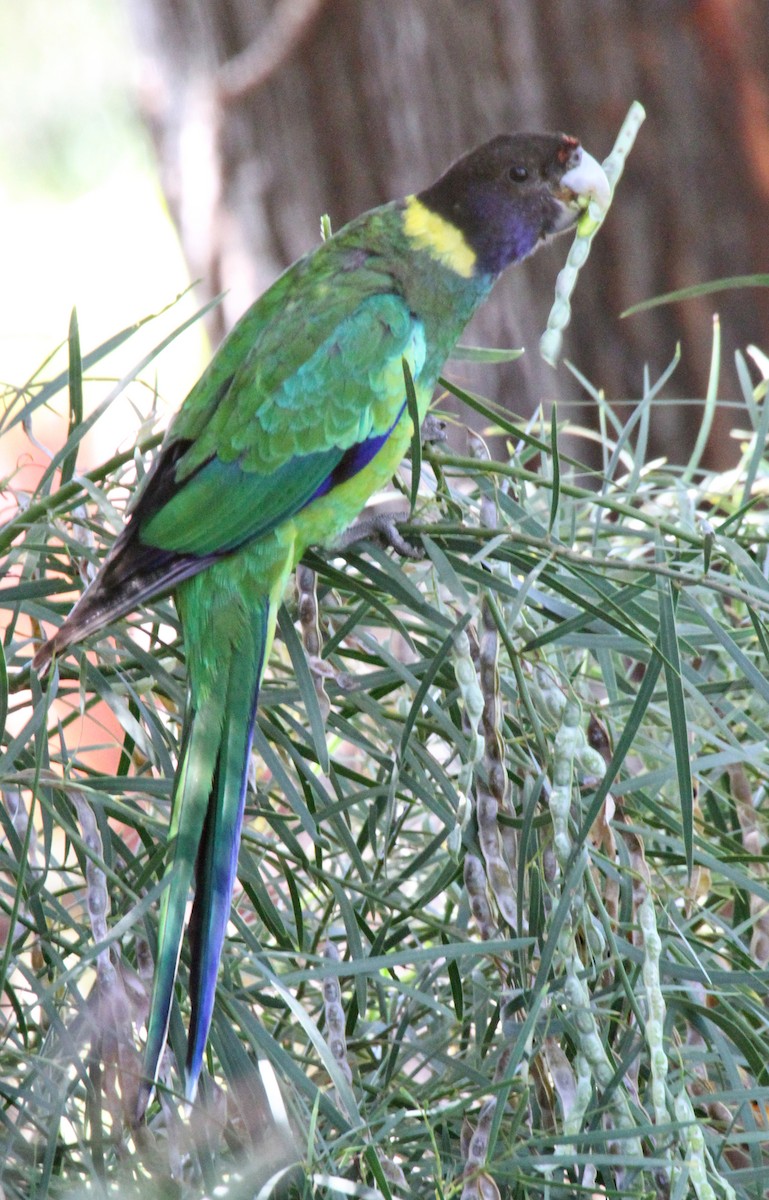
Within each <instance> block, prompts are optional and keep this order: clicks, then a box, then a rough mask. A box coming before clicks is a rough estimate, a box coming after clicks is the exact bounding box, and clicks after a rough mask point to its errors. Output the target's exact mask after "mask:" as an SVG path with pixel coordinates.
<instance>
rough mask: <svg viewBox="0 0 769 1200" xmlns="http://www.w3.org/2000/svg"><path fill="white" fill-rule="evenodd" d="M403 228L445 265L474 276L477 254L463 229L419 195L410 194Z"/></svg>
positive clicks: (463, 274)
mask: <svg viewBox="0 0 769 1200" xmlns="http://www.w3.org/2000/svg"><path fill="white" fill-rule="evenodd" d="M403 232H404V233H405V234H406V237H407V238H410V239H411V241H412V242H413V243H414V245H415V246H418V248H419V249H420V250H426V251H427V252H428V254H431V255H432V257H433V258H435V259H437V260H438V262H440V263H442V264H443V266H444V267H449V268H450V270H452V271H455V272H456V274H457V275H461V276H462V277H463V278H464V279H470V278H471V276H472V274H473V268H474V267H475V259H476V254H475V251H474V250H473V249H471V247H470V246H468V244H467V242H466V241H465V238H464V235H463V233H462V231H461V230H460V229H457V227H456V225H452V224H451V222H450V221H447V220H446V219H445V217H440V216H438V213H434V212H431V211H430V209H429V208H427V206H426V205H424V204H423V203H422V201H421V200H418V199H417V197H416V196H407V197H406V206H405V208H404V210H403Z"/></svg>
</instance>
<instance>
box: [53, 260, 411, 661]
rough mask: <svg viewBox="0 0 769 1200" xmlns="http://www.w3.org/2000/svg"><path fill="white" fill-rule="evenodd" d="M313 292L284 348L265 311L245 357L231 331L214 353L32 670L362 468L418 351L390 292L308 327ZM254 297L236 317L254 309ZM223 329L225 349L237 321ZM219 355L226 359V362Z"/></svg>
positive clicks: (388, 423) (239, 330)
mask: <svg viewBox="0 0 769 1200" xmlns="http://www.w3.org/2000/svg"><path fill="white" fill-rule="evenodd" d="M381 279H382V277H381V276H380V286H381ZM270 296H271V293H269V292H268V293H267V297H270ZM310 299H313V297H310ZM314 299H315V304H313V303H310V301H309V300H308V305H307V310H306V312H305V316H306V320H307V324H306V325H305V326H304V327H303V328H302V330H301V331H300V333H301V336H300V335H298V338H297V345H293V346H291V345H287V346H285V347H284V353H283V354H282V355H277V346H276V338H277V335H276V333H275V322H273V321H268V322H267V325H268V326H269V333H268V334H266V335H265V334H261V335H260V333H259V329H260V328H261V329H263V328H264V326H263V325H260V324H259V322H257V326H256V327H255V328H254V329H253V330H252V341H253V343H254V347H255V349H251V350H249V351H248V352H247V353H245V357H244V356H243V354H240V355H235V354H234V353H233V346H232V344H228V343H229V339H228V343H225V345H224V346H223V347H222V351H224V354H222V351H220V352H219V353H218V354H217V355H216V357H215V359H214V361H213V363H212V370H211V371H210V372H209V374H208V377H207V378H208V382H207V383H206V386H205V387H201V384H198V385H197V386H196V388H194V389H193V392H192V393H190V397H189V398H188V401H186V402H185V404H184V406H183V407H182V409H181V410H180V413H179V415H178V417H177V418H176V420H175V421H174V423H173V425H172V427H171V429H170V431H169V435H170V436H169V437H168V438H167V440H166V442H165V444H164V447H163V450H162V451H161V453H160V454H159V456H158V458H157V460H156V462H155V465H154V467H153V470H152V472H151V474H150V476H149V477H148V479H147V482H146V484H145V486H144V488H143V489H142V491H141V493H140V495H139V497H138V500H137V502H136V504H135V506H134V508H133V511H132V514H131V519H130V520H129V522H128V523H127V525H126V527H125V528H124V530H123V531H122V533H121V535H120V537H119V538H118V539H117V541H116V542H115V544H114V546H113V548H112V550H111V552H110V554H109V555H108V556H107V558H106V559H105V561H104V564H103V566H102V569H101V571H100V572H99V574H98V575H97V577H96V579H95V580H94V581H93V583H92V584H91V586H90V587H89V588H87V589H86V591H85V592H84V593H83V595H82V596H81V598H80V600H79V601H78V603H77V604H76V605H75V607H74V609H73V610H72V612H71V613H70V615H69V617H68V618H67V620H66V621H65V623H64V625H63V626H62V627H61V628H60V629H59V631H58V633H57V634H56V635H55V636H54V637H53V638H52V639H51V640H50V641H49V642H47V643H46V645H45V646H43V647H42V648H41V649H40V650H39V651H38V653H37V655H36V658H35V668H36V669H37V670H42V669H44V668H45V666H46V665H47V663H48V662H49V661H50V658H51V656H52V654H53V653H59V652H61V651H62V650H63V649H64V648H65V647H66V646H69V645H72V644H74V643H75V642H79V641H82V639H83V638H85V637H88V636H89V635H90V634H91V633H94V632H96V631H97V630H98V629H101V628H103V626H105V625H107V624H109V623H110V622H111V621H114V620H116V619H117V618H118V617H121V616H125V615H126V614H127V613H129V612H132V611H134V610H135V609H136V608H139V607H140V606H141V605H142V604H144V603H145V602H146V601H147V600H149V599H151V598H152V597H153V596H155V595H157V594H159V593H161V592H164V591H168V590H169V589H171V588H173V587H176V586H177V585H178V584H180V583H182V582H183V581H184V580H185V579H189V578H191V576H193V575H196V574H197V573H198V572H199V571H201V570H202V569H203V568H204V567H206V566H207V565H209V564H210V563H211V562H213V561H215V560H216V559H217V558H220V557H221V556H222V555H227V554H230V553H232V552H233V551H234V550H236V549H237V548H238V547H240V546H243V545H244V544H245V543H247V542H249V541H253V540H254V539H256V538H259V537H264V536H265V535H266V534H268V533H269V532H270V531H271V530H273V529H275V528H276V527H277V526H278V525H280V523H281V522H283V521H287V520H290V519H291V518H292V517H294V516H296V514H297V513H299V512H300V511H301V510H302V509H303V508H305V507H306V506H307V505H308V504H309V503H310V502H311V501H312V500H313V499H314V498H315V497H317V496H322V495H326V494H328V493H329V492H331V491H333V489H334V488H335V487H336V486H337V485H338V484H340V483H344V482H345V481H347V480H349V479H351V478H352V477H353V476H355V475H356V474H357V473H358V472H359V471H362V470H363V469H364V468H365V467H366V466H367V465H368V463H369V462H370V461H371V459H372V458H373V457H374V455H375V454H376V453H377V452H378V450H379V449H381V447H382V446H383V444H384V443H385V442H386V441H387V438H388V436H389V434H390V432H391V431H392V429H393V428H394V426H395V425H396V424H397V422H398V420H399V418H400V416H401V414H402V412H403V409H404V406H405V394H406V393H405V382H404V376H403V360H404V359H405V360H406V362H407V363H408V366H409V368H410V371H411V374H412V376H413V377H414V378H416V377H417V376H418V374H419V372H420V370H421V368H422V365H423V363H424V360H425V335H424V329H423V326H422V323H421V321H419V319H418V318H417V317H415V316H414V314H413V313H412V312H411V311H410V310H409V308H408V305H407V304H406V302H405V300H404V299H403V298H402V297H401V296H399V295H397V294H394V293H393V292H392V291H389V292H380V293H374V294H373V295H372V294H369V295H366V296H365V297H364V298H363V299H361V300H360V301H359V302H358V304H357V305H356V306H355V307H354V308H353V309H352V311H350V309H349V298H348V304H347V314H348V315H347V316H345V317H344V318H343V319H341V320H338V321H337V322H336V323H335V324H334V325H333V329H332V330H331V331H330V332H326V336H325V337H323V338H320V332H325V331H326V330H327V329H328V324H329V316H330V314H331V313H334V310H335V305H334V304H332V303H331V302H329V304H328V305H327V308H326V309H325V310H324V317H323V319H317V320H313V314H314V312H316V311H317V304H318V297H315V298H314ZM261 304H262V302H261V301H260V302H257V304H256V305H255V306H254V309H253V310H252V314H251V318H248V315H247V318H244V320H249V319H250V320H253V321H256V318H257V317H258V315H259V311H260V308H261ZM336 307H337V308H340V307H343V306H341V305H339V304H338V303H337V305H336ZM279 324H280V323H279V322H278V325H279ZM308 327H309V328H310V329H311V330H313V331H314V332H313V336H312V337H310V334H309V333H308ZM233 334H235V335H236V338H235V341H236V345H235V349H237V348H238V347H237V339H238V337H242V336H244V335H243V322H241V325H240V326H238V327H236V329H235V330H234V331H233ZM231 336H232V335H231ZM270 341H271V343H272V345H271V347H270V346H269V345H268V344H269V343H270ZM259 349H261V351H262V354H261V355H260V354H259V353H258V350H259ZM268 349H271V351H272V352H271V353H268ZM220 358H221V360H222V361H223V362H226V361H227V360H228V358H229V359H230V362H231V369H230V370H229V372H228V373H226V374H224V375H223V374H222V365H221V362H220ZM233 358H234V359H235V361H236V363H237V365H234V364H232V359H233ZM205 379H206V377H205V376H204V381H205ZM268 385H269V386H268ZM212 389H213V391H212ZM188 406H189V407H188ZM196 429H197V430H198V432H197V434H196ZM352 515H355V514H352ZM351 519H352V518H351Z"/></svg>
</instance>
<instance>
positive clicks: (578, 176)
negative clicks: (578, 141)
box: [561, 147, 611, 212]
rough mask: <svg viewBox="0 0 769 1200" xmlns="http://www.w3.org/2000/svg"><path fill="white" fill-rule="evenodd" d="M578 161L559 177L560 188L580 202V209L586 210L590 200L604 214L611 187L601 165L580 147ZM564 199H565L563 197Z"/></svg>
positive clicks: (607, 205)
mask: <svg viewBox="0 0 769 1200" xmlns="http://www.w3.org/2000/svg"><path fill="white" fill-rule="evenodd" d="M578 153H579V161H578V162H577V163H576V165H575V166H573V167H570V168H569V170H568V171H567V172H566V174H565V175H562V176H561V187H562V188H565V189H568V191H569V192H571V193H572V194H573V199H576V200H577V202H580V201H581V204H580V208H586V207H587V204H586V203H585V201H587V202H588V203H589V202H590V201H591V200H594V201H595V203H596V204H597V205H598V207H599V208H600V210H601V212H605V211H606V209H607V208H608V207H609V201H610V200H611V185H610V184H609V180H608V179H607V177H606V172H605V171H604V169H603V167H602V166H601V164H600V163H599V162H598V160H597V159H595V158H593V156H592V154H588V152H587V151H586V150H583V149H582V148H581V147H580V149H579V151H578ZM564 198H566V197H564Z"/></svg>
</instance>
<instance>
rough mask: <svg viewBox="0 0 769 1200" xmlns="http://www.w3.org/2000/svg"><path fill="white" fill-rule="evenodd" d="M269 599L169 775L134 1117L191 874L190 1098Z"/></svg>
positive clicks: (194, 712) (193, 722)
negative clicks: (169, 802) (166, 833)
mask: <svg viewBox="0 0 769 1200" xmlns="http://www.w3.org/2000/svg"><path fill="white" fill-rule="evenodd" d="M269 615H270V606H269V601H268V600H267V599H264V600H262V601H259V602H256V603H255V604H254V607H253V610H252V613H251V614H250V618H251V619H250V621H249V623H248V628H247V631H246V634H245V638H244V642H245V644H244V643H243V642H241V643H240V644H238V645H237V646H234V645H232V644H230V646H229V647H224V646H223V647H222V660H221V662H220V663H219V664H218V665H219V666H220V668H221V690H220V691H219V693H218V694H217V695H216V696H215V697H212V698H211V700H210V701H209V703H208V704H205V705H201V706H200V707H199V708H197V709H196V708H195V707H194V705H193V704H192V703H191V704H190V706H189V707H188V711H187V714H186V719H185V728H184V734H183V737H182V744H181V748H180V753H179V764H178V767H177V772H176V778H175V781H174V792H173V812H172V818H171V829H170V838H171V840H172V842H173V857H172V860H171V862H170V863H169V865H168V867H167V869H166V877H167V880H168V887H167V889H166V891H165V893H164V896H163V901H162V907H161V913H160V933H159V939H158V953H157V961H156V968H155V981H154V987H153V992H152V1001H151V1004H150V1016H149V1021H148V1028H147V1044H146V1047H145V1054H144V1080H143V1082H142V1085H141V1087H140V1090H139V1096H138V1100H137V1119H138V1120H140V1119H141V1118H142V1116H143V1115H144V1111H145V1109H146V1107H147V1103H148V1101H149V1098H150V1095H151V1094H152V1089H153V1087H154V1083H155V1078H156V1076H157V1070H158V1066H159V1063H160V1059H161V1056H162V1054H163V1048H164V1046H165V1042H166V1037H167V1033H168V1023H169V1018H170V1014H171V1006H172V1003H173V994H174V984H175V982H176V973H177V969H178V964H179V957H180V951H181V944H182V939H183V936H184V920H185V913H186V906H187V900H188V897H189V891H190V887H191V885H192V880H193V873H194V876H195V900H194V903H193V910H192V918H191V921H190V940H191V954H190V997H191V1002H192V1015H191V1019H190V1031H189V1037H188V1045H187V1064H186V1092H187V1095H188V1097H189V1098H190V1099H192V1098H193V1097H194V1094H195V1090H196V1088H197V1082H198V1078H199V1076H200V1071H201V1067H202V1063H203V1054H204V1050H205V1045H206V1041H207V1038H208V1031H209V1028H210V1025H211V1018H212V1015H213V1008H214V996H215V992H216V980H217V975H218V970H219V960H220V957H221V952H222V945H223V943H224V936H225V932H226V929H227V921H228V919H229V913H230V900H231V896H232V889H233V886H234V882H235V876H236V872H237V865H238V848H239V844H240V831H241V825H242V821H243V808H244V803H245V794H246V785H247V778H248V763H249V758H250V753H251V741H252V735H253V728H254V720H255V717H256V705H257V700H258V696H259V684H260V682H261V675H262V668H263V661H264V650H265V646H266V643H267V637H268V625H269Z"/></svg>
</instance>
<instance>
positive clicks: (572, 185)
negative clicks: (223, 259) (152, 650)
mask: <svg viewBox="0 0 769 1200" xmlns="http://www.w3.org/2000/svg"><path fill="white" fill-rule="evenodd" d="M590 198H593V199H596V200H597V201H598V202H599V203H600V204H603V205H606V204H607V203H608V198H609V185H608V181H607V179H606V176H605V174H604V172H603V170H602V169H601V167H600V166H599V164H598V163H597V162H596V161H595V159H593V158H592V157H591V156H590V155H589V154H587V153H586V152H584V151H583V150H582V148H581V146H580V144H579V142H578V141H577V139H576V138H573V137H568V136H566V135H564V134H514V135H502V136H499V137H495V138H493V139H492V140H491V141H489V142H486V143H485V144H484V145H482V146H479V147H478V148H477V149H475V150H473V151H471V152H470V153H468V154H466V155H465V156H464V157H462V158H460V159H459V160H458V161H457V162H456V163H454V165H453V166H451V167H450V168H449V169H448V170H447V171H446V172H445V174H443V175H442V176H441V177H440V178H439V179H438V180H437V182H435V183H433V184H432V185H431V186H430V187H428V188H426V189H425V190H424V191H422V192H419V193H418V194H416V195H411V196H408V197H406V198H405V199H404V200H399V201H395V202H392V203H389V204H385V205H383V206H381V207H379V208H375V209H373V210H372V211H371V212H367V213H364V214H363V215H362V216H360V217H358V218H357V219H355V220H353V221H351V222H350V224H348V225H346V226H345V227H344V228H343V229H340V230H339V232H338V233H336V234H335V235H334V236H333V237H331V238H329V239H328V240H327V241H325V242H324V243H323V244H322V245H320V246H318V248H317V249H316V250H314V251H313V252H312V253H310V254H308V255H307V256H306V257H304V258H302V259H300V260H299V261H298V262H296V263H295V264H294V265H293V266H292V267H290V268H289V269H288V270H287V271H286V272H285V274H283V275H282V276H281V277H280V278H279V279H278V280H277V282H276V283H274V284H273V285H272V287H270V288H269V289H268V291H267V292H265V293H264V295H263V296H262V297H261V298H260V299H259V300H257V301H256V302H255V303H254V304H253V305H252V307H251V308H249V310H248V311H247V312H246V313H245V315H244V316H243V317H242V318H241V320H240V321H239V322H238V324H237V325H236V326H235V327H234V329H233V330H232V332H231V333H230V334H229V335H228V337H227V338H226V339H225V340H224V342H223V343H222V345H221V346H220V348H219V350H218V351H217V353H216V354H215V355H214V358H213V359H212V361H211V364H210V365H209V367H208V368H207V370H206V371H205V372H204V374H203V375H202V377H201V379H200V380H199V382H198V383H197V384H196V385H195V386H194V387H193V389H192V391H191V392H190V393H189V395H188V396H187V398H186V400H185V401H184V404H183V405H182V407H181V409H180V410H179V412H178V413H177V415H176V416H175V417H174V419H173V421H172V422H171V425H170V427H169V429H168V432H167V435H166V437H165V440H164V443H163V446H162V447H161V449H160V451H159V453H158V456H157V459H156V461H155V463H154V466H153V468H152V470H151V472H150V474H149V475H148V477H147V479H146V481H145V483H144V486H143V487H142V489H141V491H140V493H139V495H138V498H137V499H136V502H135V504H134V506H133V508H132V510H131V512H130V516H129V518H128V521H127V523H126V525H125V527H124V529H123V530H122V532H121V533H120V536H119V537H118V538H117V540H116V541H115V543H114V546H113V548H112V550H111V551H110V552H109V554H108V555H107V557H106V559H105V561H104V563H103V565H102V567H101V569H100V571H99V573H98V575H97V576H96V578H95V579H94V580H93V582H92V583H91V584H90V585H89V587H88V588H87V590H86V591H85V592H84V593H83V595H82V597H81V598H80V600H79V601H78V603H77V604H76V605H75V607H74V608H73V610H72V612H71V613H70V615H69V616H68V617H67V619H66V620H65V621H64V623H63V625H62V626H61V628H60V629H59V630H58V632H57V633H56V634H55V635H54V636H53V637H52V638H51V639H50V640H49V641H48V642H47V643H46V644H45V645H44V646H42V647H41V649H40V650H38V652H37V654H36V655H35V658H34V668H35V669H36V670H37V671H39V672H43V671H45V670H46V669H47V668H48V667H49V664H50V662H51V660H52V658H53V657H54V656H59V655H61V654H62V653H63V652H64V651H65V650H66V649H67V648H68V647H70V646H73V645H74V644H75V643H77V642H80V641H82V640H83V639H84V638H86V637H89V636H90V635H91V634H93V633H95V632H97V631H98V630H100V629H102V628H104V627H105V626H107V625H109V624H111V623H112V622H114V621H115V620H117V619H118V618H119V617H122V616H125V615H126V614H128V613H130V612H131V611H133V610H135V609H137V608H139V607H140V606H141V605H142V604H144V603H145V601H147V600H149V599H151V598H152V597H153V596H156V595H158V594H159V593H163V592H168V591H170V590H172V591H173V593H174V596H175V601H176V605H177V608H178V611H179V615H180V618H181V624H182V629H183V634H184V642H185V647H186V655H187V670H188V678H189V683H188V697H187V705H186V711H185V717H184V726H183V732H182V738H181V746H180V750H179V761H178V766H177V770H176V776H175V779H174V784H173V807H172V816H171V826H170V844H171V847H172V849H171V857H170V862H169V864H168V866H167V869H166V884H167V886H166V887H165V890H164V892H163V898H162V901H161V912H160V933H159V943H158V951H157V962H156V969H155V978H154V987H153V994H152V1001H151V1005H150V1015H149V1020H148V1028H147V1042H146V1050H145V1059H144V1072H145V1078H144V1083H143V1086H142V1088H141V1091H140V1096H139V1101H138V1118H141V1116H142V1115H143V1113H144V1111H145V1109H146V1106H147V1103H148V1100H149V1097H150V1095H151V1093H152V1089H153V1087H154V1082H155V1078H156V1074H157V1069H158V1064H159V1061H160V1058H161V1055H162V1053H163V1048H164V1045H165V1041H166V1036H167V1031H168V1023H169V1017H170V1012H171V1005H172V999H173V993H174V983H175V980H176V974H177V969H178V963H179V956H180V950H181V944H182V940H183V936H184V918H185V908H186V904H187V900H188V896H189V892H190V888H191V886H192V884H193V877H194V885H195V899H194V905H193V909H192V916H191V920H190V930H189V936H190V964H191V965H190V982H189V992H190V999H191V1018H190V1029H189V1037H188V1050H187V1062H186V1092H187V1096H188V1098H189V1099H194V1096H195V1093H196V1089H197V1083H198V1078H199V1075H200V1072H201V1069H202V1064H203V1055H204V1050H205V1045H206V1040H207V1038H208V1032H209V1027H210V1024H211V1018H212V1013H213V1007H214V995H215V990H216V980H217V974H218V968H219V960H220V956H221V952H222V946H223V942H224V936H225V930H226V926H227V921H228V919H229V912H230V901H231V895H232V889H233V885H234V881H235V875H236V871H237V862H238V847H239V841H240V830H241V823H242V820H243V807H244V801H245V793H246V780H247V771H248V763H249V757H250V753H251V738H252V731H253V725H254V719H255V713H256V705H257V700H258V696H259V685H260V682H261V679H262V674H263V671H264V667H265V663H266V662H267V659H268V657H269V654H270V647H271V645H272V640H273V634H274V631H275V621H276V614H277V609H278V606H279V604H280V602H281V598H282V596H283V593H284V591H285V588H286V584H287V581H288V578H289V576H290V573H291V571H292V569H293V568H294V566H295V565H296V563H297V562H298V561H299V559H300V558H301V557H302V555H303V554H304V552H305V550H306V549H307V548H308V547H309V546H310V545H314V544H326V545H328V544H333V542H334V540H335V539H337V538H338V537H339V536H340V535H341V534H342V533H343V531H344V530H345V529H346V528H347V527H348V526H349V525H350V524H351V522H352V521H353V520H354V519H355V517H356V516H357V515H358V513H359V512H360V510H361V509H362V508H363V506H364V505H365V503H366V501H367V500H368V498H369V497H370V496H371V495H372V494H373V493H374V492H376V491H377V490H378V489H379V488H381V487H382V486H383V485H384V484H386V483H387V482H388V481H389V479H390V478H391V477H392V475H393V473H394V472H395V471H396V469H397V467H398V464H399V463H400V461H401V459H402V458H403V456H404V454H405V453H406V451H407V449H408V446H409V444H410V440H411V438H412V433H413V425H412V418H411V415H410V412H409V408H408V406H407V402H406V387H407V384H406V380H405V368H404V363H405V364H407V367H408V371H409V372H410V374H411V377H412V379H413V383H414V390H415V393H416V398H417V402H418V408H419V416H420V419H423V418H424V416H425V415H426V412H427V409H428V406H429V404H430V400H431V396H432V393H433V389H434V386H435V383H436V379H437V377H438V374H439V372H440V370H441V368H442V366H443V364H444V362H445V360H446V358H447V357H448V356H449V354H450V352H451V350H452V347H453V346H454V344H455V343H456V341H457V338H458V337H459V335H460V333H461V332H462V330H463V329H464V327H465V325H466V324H467V322H468V321H469V319H470V317H471V316H472V315H473V313H474V312H475V311H476V309H477V308H478V306H479V305H480V304H481V303H482V302H483V301H484V300H485V299H486V297H487V296H488V294H489V292H490V291H491V288H492V286H493V284H494V282H495V280H496V279H497V277H498V276H499V274H500V272H502V271H503V270H504V268H505V267H507V266H509V265H510V264H512V263H516V262H520V261H521V260H522V259H524V258H526V257H527V256H528V255H530V254H531V253H532V252H533V251H534V250H536V249H537V247H539V246H541V245H542V244H543V243H544V242H545V241H546V240H547V239H548V238H550V237H551V236H552V235H554V234H557V233H560V232H562V231H564V230H566V229H569V228H570V227H571V226H573V225H574V224H575V222H576V221H577V219H578V218H579V215H580V213H581V211H582V210H583V209H584V207H585V204H586V202H587V200H588V199H590Z"/></svg>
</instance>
